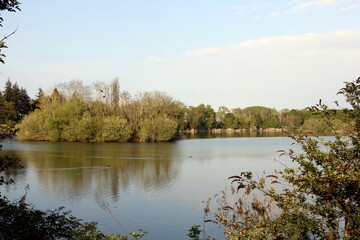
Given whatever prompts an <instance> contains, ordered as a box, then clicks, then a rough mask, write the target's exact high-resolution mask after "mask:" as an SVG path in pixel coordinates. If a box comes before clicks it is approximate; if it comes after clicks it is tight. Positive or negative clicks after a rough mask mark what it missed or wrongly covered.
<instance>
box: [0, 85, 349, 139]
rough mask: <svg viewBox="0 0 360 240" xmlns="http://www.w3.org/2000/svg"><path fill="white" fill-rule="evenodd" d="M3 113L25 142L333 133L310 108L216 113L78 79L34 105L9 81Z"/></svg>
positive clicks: (341, 122) (338, 122)
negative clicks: (268, 132) (233, 133)
mask: <svg viewBox="0 0 360 240" xmlns="http://www.w3.org/2000/svg"><path fill="white" fill-rule="evenodd" d="M0 108H1V111H0V124H10V123H15V122H18V124H17V126H16V127H17V129H18V132H17V136H18V138H19V139H21V140H40V141H42V140H45V141H80V142H108V141H111V142H127V141H137V142H162V141H171V140H173V139H175V138H176V137H177V135H178V134H179V132H181V131H185V132H186V131H191V132H206V131H211V130H214V129H229V128H230V129H234V130H238V131H261V130H264V129H280V130H285V131H289V132H293V131H304V132H312V133H314V134H315V133H317V134H319V133H320V134H326V133H327V132H330V131H331V129H328V124H326V122H325V120H324V119H323V117H320V115H317V114H314V113H313V112H311V111H309V110H308V109H302V110H296V109H292V110H288V109H283V110H281V111H277V110H276V109H272V108H267V107H263V106H252V107H247V108H244V109H240V108H234V109H229V108H227V107H224V106H221V107H219V109H218V110H217V111H215V110H214V109H213V108H212V107H211V106H210V105H204V104H200V105H198V106H186V105H185V104H183V103H182V102H180V101H178V100H175V99H174V98H172V97H171V96H169V95H168V94H166V93H164V92H160V91H153V92H144V93H140V94H136V95H131V94H130V93H128V92H126V91H122V92H121V91H120V87H119V81H118V79H114V80H113V81H112V82H111V83H105V82H96V83H95V84H93V86H87V85H84V84H83V83H82V82H81V81H80V80H72V81H70V82H68V83H61V84H58V85H57V86H56V88H54V89H52V90H49V91H47V92H43V91H42V90H41V89H39V93H38V94H37V96H36V99H33V100H32V99H30V98H29V96H28V95H27V93H26V90H25V89H23V88H19V87H18V85H17V84H16V83H15V84H12V83H11V82H10V80H9V81H8V82H7V83H6V85H5V89H4V91H3V92H0ZM343 118H344V117H343V114H342V112H341V110H340V111H337V117H336V119H333V123H335V126H337V128H338V129H340V130H343V131H346V129H347V128H348V127H349V126H347V125H346V124H345V120H346V119H343Z"/></svg>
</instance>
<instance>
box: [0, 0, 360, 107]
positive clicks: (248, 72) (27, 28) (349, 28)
mask: <svg viewBox="0 0 360 240" xmlns="http://www.w3.org/2000/svg"><path fill="white" fill-rule="evenodd" d="M21 9H22V11H21V12H17V13H2V15H4V19H5V21H4V23H3V25H4V27H3V28H2V29H1V34H3V35H6V34H7V33H10V32H11V31H12V30H13V29H14V28H16V27H17V26H18V31H17V33H16V34H15V35H13V36H12V37H11V38H10V39H9V40H8V42H7V44H8V46H9V49H6V50H5V51H4V53H5V54H6V55H7V58H6V59H5V60H6V64H5V65H1V66H0V87H3V86H4V83H5V81H6V80H7V79H8V78H10V79H11V80H12V81H13V82H18V84H19V85H20V86H23V87H25V88H26V89H27V90H28V92H29V93H30V94H31V95H32V96H34V94H35V93H36V92H37V89H38V88H39V87H41V88H43V89H44V90H46V89H48V88H51V87H53V86H54V85H56V84H57V83H60V82H65V81H69V80H71V79H80V80H82V81H83V82H84V83H86V84H91V83H93V82H95V81H111V80H112V79H113V78H115V77H119V79H120V85H121V88H122V90H127V91H129V92H130V93H132V94H135V93H137V92H141V91H151V90H161V91H165V92H167V93H169V94H170V95H172V96H173V97H174V98H176V99H178V100H181V101H183V102H184V103H185V104H187V105H198V104H200V103H205V104H210V105H212V106H213V107H214V108H215V109H217V107H218V106H221V105H225V106H227V107H230V108H234V107H241V108H243V107H247V106H252V105H263V106H268V107H275V108H276V109H278V110H280V109H282V108H304V107H306V106H309V105H313V104H315V103H316V102H317V101H318V99H319V98H322V99H323V100H324V101H325V102H328V103H331V102H333V101H334V100H336V99H341V98H340V97H338V96H336V92H337V91H338V89H339V88H341V87H342V85H343V84H342V82H343V81H351V80H354V79H356V78H357V77H359V76H360V0H314V1H306V0H276V1H270V0H268V1H266V0H264V1H261V0H258V1H257V0H247V1H246V0H243V1H241V0H222V1H212V0H210V1H209V0H207V1H205V0H193V1H177V0H173V1H169V0H168V1H163V0H162V1H143V0H141V1H140V0H132V1H120V0H117V1H116V0H103V1H99V0H96V1H95V0H87V1H84V0H77V1H69V0H64V1H50V0H32V1H23V3H22V5H21Z"/></svg>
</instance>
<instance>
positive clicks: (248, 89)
mask: <svg viewBox="0 0 360 240" xmlns="http://www.w3.org/2000/svg"><path fill="white" fill-rule="evenodd" d="M359 69H360V29H355V30H343V31H336V32H329V33H309V34H302V35H295V36H274V37H266V38H260V39H252V40H248V41H244V42H239V43H234V44H230V45H226V46H222V47H213V48H200V49H194V50H188V51H185V52H183V53H182V54H180V55H178V56H176V57H173V58H169V59H168V60H167V61H166V63H164V64H162V65H161V66H160V67H159V66H156V67H153V68H146V69H145V68H144V69H142V70H140V71H139V75H141V76H138V77H137V78H139V79H142V78H145V77H146V78H148V79H157V81H156V83H154V82H149V83H148V84H149V86H147V87H151V88H153V89H161V90H163V91H166V92H168V93H170V94H171V95H173V96H175V97H176V98H177V99H181V100H182V101H184V102H185V103H186V104H188V105H197V104H200V103H206V104H210V105H212V106H213V107H215V108H216V107H217V106H219V105H225V106H228V107H246V106H250V105H265V106H269V107H276V108H277V109H281V108H285V107H289V108H302V107H306V106H310V105H312V104H314V103H316V102H317V101H318V99H319V98H323V99H328V100H329V101H330V103H331V101H333V100H336V99H337V98H336V92H337V91H338V90H339V89H340V88H341V87H342V82H343V81H352V80H353V79H355V78H357V77H358V76H357V75H358V74H359ZM182 86H188V87H186V88H183V87H182Z"/></svg>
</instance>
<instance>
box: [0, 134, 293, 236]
mask: <svg viewBox="0 0 360 240" xmlns="http://www.w3.org/2000/svg"><path fill="white" fill-rule="evenodd" d="M291 143H292V140H291V139H289V138H286V137H241V138H211V139H207V138H204V139H185V140H180V141H177V142H171V143H143V144H142V143H49V142H19V141H10V142H3V147H4V152H5V153H15V154H17V155H18V156H20V157H21V158H22V161H23V162H24V164H25V169H22V170H18V171H16V172H12V173H9V174H10V176H11V177H12V178H13V179H14V180H15V184H13V185H11V186H8V187H6V188H5V189H4V188H2V192H4V193H6V192H7V193H8V194H10V198H13V199H16V198H19V197H20V196H22V195H23V194H24V192H25V190H24V188H25V186H26V185H27V184H29V186H30V189H29V191H28V195H27V200H28V202H30V203H33V204H34V205H35V206H36V207H37V208H40V209H44V210H45V209H54V208H56V207H58V206H65V207H66V209H68V210H71V211H72V213H73V215H75V216H76V217H79V218H82V219H84V220H86V221H96V222H98V224H99V227H100V228H101V229H102V231H103V232H104V233H119V232H120V233H122V229H121V228H120V227H119V226H118V225H117V224H116V221H114V219H113V218H112V216H111V215H110V214H109V213H107V212H106V211H104V210H103V209H102V208H101V206H100V205H101V203H102V202H104V201H105V202H107V203H108V204H109V207H110V209H111V211H112V213H113V214H114V215H115V216H116V217H117V218H118V219H119V220H120V222H121V224H122V228H123V229H125V231H126V232H129V231H131V230H137V229H139V228H141V229H144V230H145V231H148V232H149V234H147V235H146V238H145V239H153V240H169V239H173V240H177V239H179V240H183V239H187V237H186V234H187V229H189V228H190V227H191V226H192V225H194V224H199V225H202V219H203V203H202V202H203V201H206V200H207V199H208V198H209V197H212V196H214V194H216V193H218V192H219V191H221V190H223V189H224V188H226V187H229V186H230V182H229V180H227V178H228V177H229V176H232V175H235V174H239V173H240V172H242V171H256V172H257V173H259V175H262V172H263V171H264V170H265V171H267V172H271V171H272V170H273V169H281V168H283V166H282V165H281V164H280V163H279V162H278V161H275V160H280V161H281V162H282V163H285V164H291V163H289V161H288V160H287V159H286V158H283V157H282V158H279V157H278V155H279V154H278V153H276V151H277V150H280V149H288V148H290V147H291ZM217 239H222V238H221V237H219V238H217Z"/></svg>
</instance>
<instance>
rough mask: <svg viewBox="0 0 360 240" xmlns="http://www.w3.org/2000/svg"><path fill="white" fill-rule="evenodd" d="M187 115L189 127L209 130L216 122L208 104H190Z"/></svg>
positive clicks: (213, 112)
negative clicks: (194, 105)
mask: <svg viewBox="0 0 360 240" xmlns="http://www.w3.org/2000/svg"><path fill="white" fill-rule="evenodd" d="M187 117H188V123H189V128H190V129H196V130H209V129H211V128H213V127H214V126H215V123H216V113H215V111H214V109H213V108H212V107H211V106H210V105H206V106H205V105H204V104H200V105H199V106H197V107H192V106H190V107H189V109H188V116H187Z"/></svg>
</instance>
